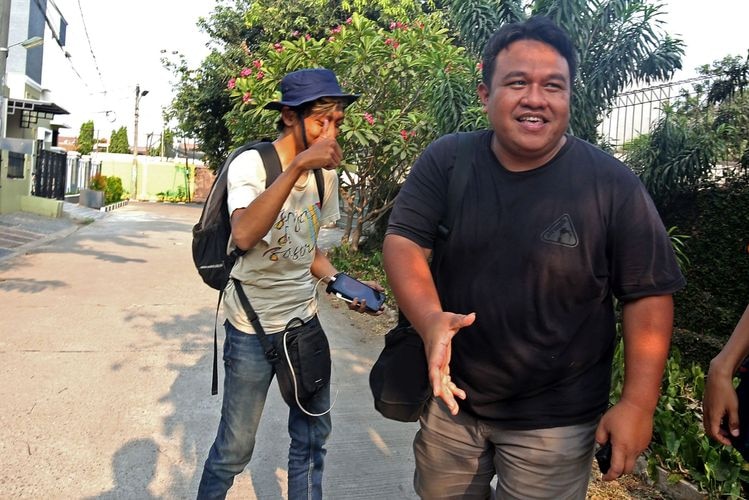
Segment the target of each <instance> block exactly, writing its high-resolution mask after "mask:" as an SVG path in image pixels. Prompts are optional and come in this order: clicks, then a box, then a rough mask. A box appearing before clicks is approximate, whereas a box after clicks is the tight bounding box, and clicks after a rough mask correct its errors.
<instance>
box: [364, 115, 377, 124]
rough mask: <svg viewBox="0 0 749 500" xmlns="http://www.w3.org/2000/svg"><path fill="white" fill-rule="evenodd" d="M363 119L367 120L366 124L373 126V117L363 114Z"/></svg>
mask: <svg viewBox="0 0 749 500" xmlns="http://www.w3.org/2000/svg"><path fill="white" fill-rule="evenodd" d="M364 119H365V120H367V123H369V124H370V125H374V122H375V119H374V116H372V115H370V114H369V113H364Z"/></svg>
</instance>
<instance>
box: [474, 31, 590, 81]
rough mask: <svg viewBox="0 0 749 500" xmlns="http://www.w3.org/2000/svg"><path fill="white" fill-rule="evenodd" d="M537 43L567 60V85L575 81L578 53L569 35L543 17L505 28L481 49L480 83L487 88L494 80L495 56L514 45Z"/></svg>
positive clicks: (496, 33)
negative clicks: (524, 41) (551, 48)
mask: <svg viewBox="0 0 749 500" xmlns="http://www.w3.org/2000/svg"><path fill="white" fill-rule="evenodd" d="M519 40H536V41H539V42H543V43H545V44H547V45H550V46H552V47H553V48H554V49H555V50H556V51H557V52H559V54H561V55H562V57H564V58H565V59H566V60H567V66H568V67H569V69H570V84H572V82H574V81H575V72H576V70H577V53H576V51H575V46H574V45H573V43H572V40H570V37H569V35H567V32H565V31H564V30H563V29H562V28H560V27H559V26H557V25H556V24H555V23H554V22H553V21H552V20H551V19H549V18H548V17H546V16H533V17H531V18H529V19H527V20H526V21H522V22H517V23H509V24H505V25H504V26H502V27H501V28H499V29H498V30H497V31H495V32H494V34H493V35H492V36H491V38H489V41H488V42H486V46H485V47H484V54H483V58H482V61H481V63H482V66H483V68H482V70H481V79H482V81H483V82H484V85H486V86H487V87H488V86H490V85H491V82H492V78H493V77H494V66H495V62H496V60H497V54H499V53H500V52H501V51H502V50H503V49H506V48H507V47H508V46H509V45H510V44H512V43H513V42H517V41H519Z"/></svg>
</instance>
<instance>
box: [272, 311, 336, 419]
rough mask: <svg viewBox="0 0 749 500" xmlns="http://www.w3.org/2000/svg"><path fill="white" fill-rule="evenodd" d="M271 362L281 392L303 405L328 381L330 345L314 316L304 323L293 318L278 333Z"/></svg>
mask: <svg viewBox="0 0 749 500" xmlns="http://www.w3.org/2000/svg"><path fill="white" fill-rule="evenodd" d="M278 341H279V343H280V345H279V346H278V347H277V358H276V361H275V362H274V365H275V368H276V376H277V378H278V387H279V389H281V396H282V397H283V400H284V401H286V404H288V405H289V406H300V407H301V408H302V409H304V407H305V406H306V403H308V402H309V401H310V400H311V399H312V398H314V397H315V395H317V393H318V392H320V390H321V389H323V388H324V387H325V386H327V385H328V384H329V383H330V345H329V344H328V338H327V337H326V336H325V331H324V330H323V329H322V325H320V321H319V320H318V319H317V316H315V317H314V318H312V319H311V320H309V321H308V322H307V323H303V322H302V320H301V319H299V318H294V319H292V320H291V321H289V323H288V324H287V325H286V328H285V329H284V331H283V332H281V333H279V334H278Z"/></svg>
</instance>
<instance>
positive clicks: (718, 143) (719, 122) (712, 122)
mask: <svg viewBox="0 0 749 500" xmlns="http://www.w3.org/2000/svg"><path fill="white" fill-rule="evenodd" d="M700 73H701V74H702V75H703V76H709V77H710V79H709V80H706V82H707V83H705V82H698V83H697V84H694V85H693V89H692V92H684V93H683V94H682V95H681V96H680V97H679V98H678V99H676V100H675V101H674V102H673V103H670V104H668V105H666V106H665V107H664V111H665V113H664V115H663V118H661V119H660V120H659V121H658V122H657V123H656V124H655V126H654V127H653V128H652V130H651V131H650V133H649V134H646V135H643V136H640V137H639V138H638V139H636V140H634V141H632V142H631V143H629V144H626V145H625V154H626V160H627V163H628V164H629V165H630V166H631V167H632V168H633V169H634V170H635V172H637V173H638V174H639V176H640V178H641V179H642V181H643V183H644V184H645V186H646V187H647V188H648V190H649V191H650V193H651V194H652V195H653V197H654V198H655V199H656V201H660V202H662V201H666V200H668V199H669V198H671V197H672V196H673V195H675V194H678V193H680V192H685V191H686V192H695V191H696V190H697V189H699V188H701V187H704V186H706V185H709V184H713V183H714V182H715V180H716V179H715V168H716V166H717V165H719V164H722V165H724V175H726V176H728V177H734V178H735V177H740V176H742V175H747V173H749V94H746V93H745V92H744V91H745V90H746V89H749V57H747V58H746V59H745V60H743V61H742V59H741V58H740V57H726V58H724V59H723V60H722V61H716V62H714V63H713V65H712V67H709V66H703V67H702V68H700Z"/></svg>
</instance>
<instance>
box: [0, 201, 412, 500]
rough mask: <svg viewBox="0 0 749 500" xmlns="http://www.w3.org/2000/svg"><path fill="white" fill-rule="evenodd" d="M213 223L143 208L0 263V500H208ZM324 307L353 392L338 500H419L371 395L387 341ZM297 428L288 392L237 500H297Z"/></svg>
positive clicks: (187, 209)
mask: <svg viewBox="0 0 749 500" xmlns="http://www.w3.org/2000/svg"><path fill="white" fill-rule="evenodd" d="M199 213H200V208H199V207H197V206H191V205H168V204H146V203H143V204H138V203H136V204H131V205H129V206H126V207H123V208H120V209H117V210H115V211H113V212H110V213H108V214H106V216H103V217H101V218H100V219H98V220H95V221H93V222H91V221H87V222H91V223H89V224H87V225H77V226H76V227H72V228H71V227H70V226H68V229H65V228H63V229H59V228H52V230H50V231H49V233H44V232H40V231H39V230H37V229H40V228H36V229H34V228H32V230H31V231H30V232H32V233H36V234H39V235H41V237H40V238H38V241H37V243H36V244H35V245H33V248H32V249H31V250H29V251H28V253H16V254H13V255H7V253H6V255H5V258H3V259H1V260H0V303H1V304H2V326H1V327H0V377H1V378H2V380H3V383H2V384H0V402H1V403H0V457H2V459H0V492H1V493H0V497H2V498H34V499H38V498H64V499H67V498H76V499H77V498H97V499H108V498H124V499H131V498H132V499H148V498H167V499H171V498H174V499H181V498H194V495H195V491H196V485H197V482H198V480H199V476H200V471H201V468H202V462H203V461H204V459H205V456H206V453H207V451H208V447H209V446H210V444H211V442H212V440H213V437H214V433H215V430H216V426H217V423H218V416H219V408H220V398H219V397H212V396H210V373H211V352H212V340H213V339H212V336H213V331H212V329H213V317H214V313H215V303H216V298H217V296H216V293H214V292H213V290H211V289H209V288H208V287H206V286H205V285H203V284H202V282H201V281H200V279H199V278H198V277H197V274H196V273H195V271H194V269H193V267H192V261H191V257H190V228H191V226H192V224H193V223H194V221H195V220H196V219H197V218H198V216H199ZM0 222H2V221H0ZM6 222H7V219H6ZM0 225H1V224H0ZM6 226H7V224H6ZM0 229H2V228H0ZM6 229H7V227H6ZM27 229H28V228H27ZM48 235H55V236H56V237H48ZM23 245H26V246H25V247H24V248H27V249H28V248H31V247H30V246H29V245H28V243H24V244H23ZM6 246H7V245H6ZM321 304H322V306H321V311H320V314H321V317H322V321H323V323H324V324H325V326H326V330H327V331H328V334H329V337H330V340H331V345H332V350H333V363H334V381H335V387H337V389H338V391H339V396H338V402H337V404H336V407H335V408H334V410H333V425H334V431H333V432H334V433H333V436H332V438H331V441H330V443H329V446H328V448H329V453H328V461H327V470H326V482H325V492H326V496H327V498H333V499H353V498H378V499H400V498H404V499H410V498H415V496H414V494H413V492H412V487H411V477H412V471H413V458H412V453H411V447H410V443H411V439H412V436H413V434H414V432H415V426H414V425H412V424H400V423H396V422H390V421H387V420H385V419H383V418H382V417H380V416H379V414H377V413H376V412H375V411H374V409H373V408H372V403H371V396H370V394H369V389H368V386H367V375H368V373H369V368H370V367H371V365H372V363H373V361H374V358H375V357H376V355H377V352H378V351H379V348H380V347H381V344H382V339H381V338H380V337H378V336H376V335H372V334H371V332H364V331H361V330H359V329H358V328H356V327H355V326H352V325H351V322H350V320H349V319H348V318H347V316H346V313H345V312H344V311H343V310H341V309H339V308H338V305H337V304H335V303H331V302H329V300H328V299H327V298H326V299H324V300H322V301H321ZM383 321H385V320H383ZM222 333H223V332H222V331H221V330H220V331H219V335H220V337H221V335H222ZM219 348H220V346H219ZM285 422H286V408H285V407H284V404H283V402H282V400H281V398H280V396H279V395H278V394H277V390H276V389H275V387H273V388H271V397H270V399H269V402H268V406H267V407H266V410H265V415H264V418H263V423H262V425H261V427H260V430H259V437H258V444H257V447H256V451H255V456H254V457H253V460H252V462H251V463H250V466H249V467H248V469H247V471H245V473H244V474H242V475H241V476H240V477H239V479H238V481H237V483H236V484H235V487H234V488H233V490H232V492H231V493H230V497H229V498H234V499H239V498H242V499H254V498H260V499H269V498H270V499H273V498H285V490H286V487H285V478H286V458H285V457H286V448H287V443H288V438H287V434H286V423H285Z"/></svg>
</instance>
